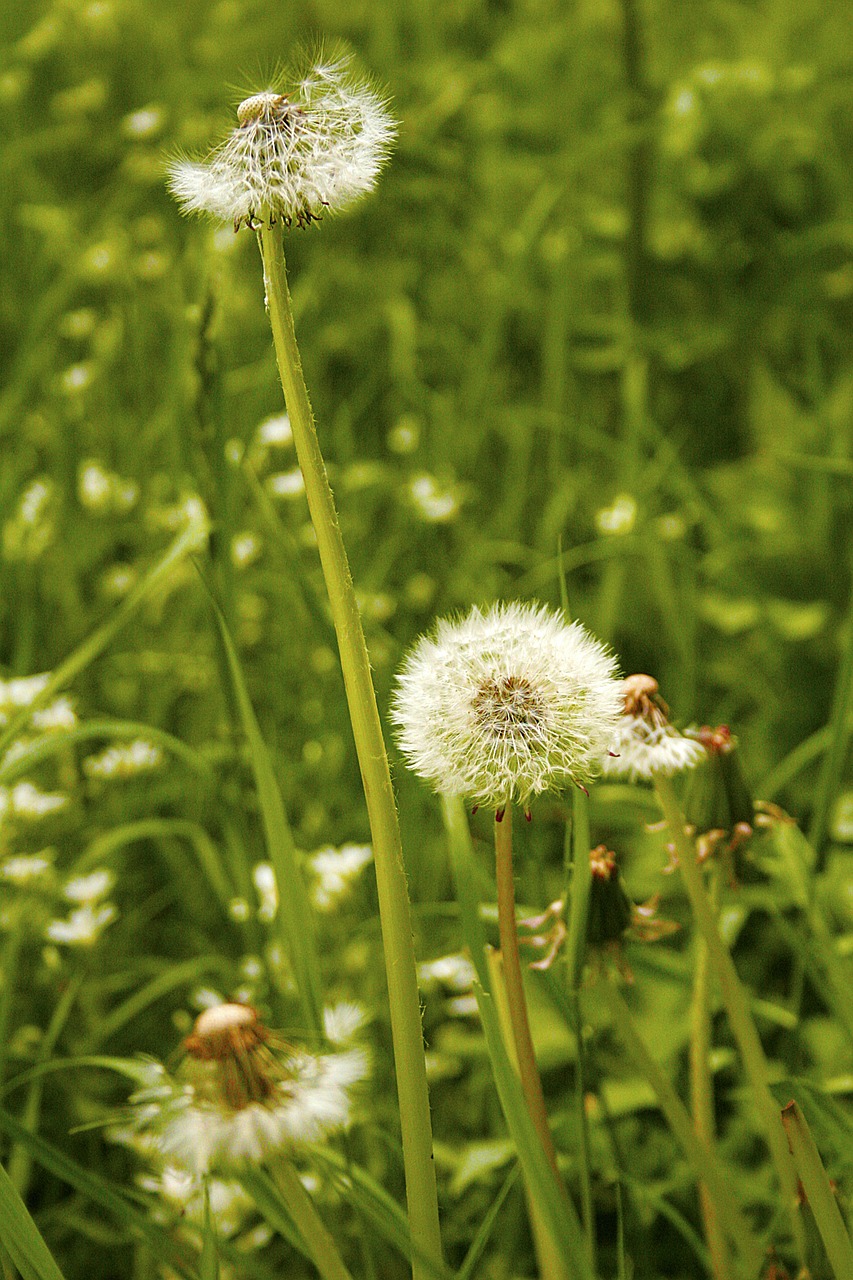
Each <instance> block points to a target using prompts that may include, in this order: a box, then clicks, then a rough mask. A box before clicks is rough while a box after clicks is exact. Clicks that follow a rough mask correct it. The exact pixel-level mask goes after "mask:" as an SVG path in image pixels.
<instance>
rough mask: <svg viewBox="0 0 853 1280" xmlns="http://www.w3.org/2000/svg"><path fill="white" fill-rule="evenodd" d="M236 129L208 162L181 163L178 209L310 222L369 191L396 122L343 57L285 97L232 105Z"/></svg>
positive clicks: (251, 223) (241, 220)
mask: <svg viewBox="0 0 853 1280" xmlns="http://www.w3.org/2000/svg"><path fill="white" fill-rule="evenodd" d="M237 121H238V123H237V128H236V129H234V130H233V132H232V133H231V134H230V136H229V137H228V138H227V139H226V141H225V142H224V143H223V144H222V145H221V146H220V147H218V148H217V150H216V151H214V152H213V154H212V155H211V156H210V157H209V159H208V160H207V161H206V162H205V163H203V164H199V163H196V162H193V161H189V160H180V161H178V162H177V163H175V164H173V165H172V166H171V169H170V171H169V185H170V187H171V190H172V193H173V194H174V195H175V197H176V198H177V200H178V202H179V204H180V205H181V208H182V210H183V212H184V213H210V214H212V215H213V216H214V217H216V218H220V219H222V220H223V221H228V222H233V224H234V229H235V230H239V228H240V227H241V226H244V225H245V226H247V227H250V228H254V227H255V226H257V225H258V224H259V223H261V222H269V223H270V224H272V223H273V222H276V221H279V220H280V221H281V222H283V223H284V224H285V226H291V225H294V224H295V225H296V226H300V227H302V226H308V225H309V224H310V223H311V222H313V221H315V220H316V219H318V218H320V217H322V215H323V214H324V213H325V212H326V211H333V210H337V209H341V208H343V207H345V206H346V205H348V204H350V203H351V202H352V201H353V200H355V199H357V198H358V197H359V196H361V195H364V194H365V193H366V192H368V191H370V190H371V188H372V187H373V185H374V183H375V182H376V178H377V176H378V174H379V170H380V169H381V168H382V165H383V163H384V161H385V158H386V156H387V154H388V149H389V147H390V144H391V141H392V139H393V137H394V133H395V128H394V123H393V121H392V119H391V116H390V114H389V112H388V109H387V107H386V105H385V103H384V102H383V101H382V99H381V97H380V96H379V95H378V94H377V93H376V91H375V90H374V89H373V88H372V87H371V85H370V84H369V83H367V82H366V81H360V80H358V79H357V78H354V77H353V76H352V74H351V72H350V70H349V67H348V66H347V63H346V62H344V61H339V62H334V63H328V64H322V63H321V64H318V65H317V66H315V67H314V68H313V69H312V70H311V71H310V72H309V73H308V75H307V76H305V77H304V79H302V80H301V81H300V82H299V83H298V84H297V85H296V86H295V89H294V90H293V92H292V93H291V94H289V95H285V94H283V93H278V92H276V91H274V90H268V91H266V92H263V93H256V94H253V95H252V96H251V97H249V98H246V99H245V101H243V102H241V103H240V105H239V107H238V108H237Z"/></svg>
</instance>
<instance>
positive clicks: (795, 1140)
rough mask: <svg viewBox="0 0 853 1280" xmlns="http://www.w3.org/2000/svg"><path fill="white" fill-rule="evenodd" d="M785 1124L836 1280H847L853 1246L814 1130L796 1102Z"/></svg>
mask: <svg viewBox="0 0 853 1280" xmlns="http://www.w3.org/2000/svg"><path fill="white" fill-rule="evenodd" d="M782 1123H783V1125H784V1126H785V1132H786V1133H787V1135H788V1142H789V1143H790V1147H791V1153H792V1155H793V1157H794V1163H795V1164H796V1166H797V1173H798V1174H799V1175H800V1180H801V1181H802V1184H803V1189H804V1191H805V1193H806V1199H807V1200H808V1202H809V1204H810V1205H811V1210H812V1213H813V1214H814V1220H815V1222H816V1223H817V1229H818V1231H819V1232H820V1235H821V1239H822V1240H823V1245H824V1248H825V1249H826V1256H827V1257H828V1258H829V1261H830V1265H831V1266H832V1269H833V1271H834V1272H835V1276H836V1280H844V1277H845V1276H853V1245H851V1243H850V1237H849V1236H848V1234H847V1231H846V1229H845V1226H844V1219H843V1218H842V1216H841V1210H840V1209H839V1207H838V1201H837V1200H836V1198H835V1192H834V1191H833V1189H832V1183H831V1182H830V1181H829V1178H828V1176H827V1173H826V1169H825V1168H824V1167H823V1161H822V1160H821V1158H820V1152H819V1151H818V1149H817V1147H816V1146H815V1140H814V1138H813V1137H812V1133H811V1129H810V1128H809V1126H808V1123H807V1121H806V1118H805V1116H804V1115H803V1113H802V1111H801V1110H800V1108H799V1106H798V1105H797V1103H796V1102H789V1103H788V1105H787V1106H786V1107H784V1108H783V1109H782Z"/></svg>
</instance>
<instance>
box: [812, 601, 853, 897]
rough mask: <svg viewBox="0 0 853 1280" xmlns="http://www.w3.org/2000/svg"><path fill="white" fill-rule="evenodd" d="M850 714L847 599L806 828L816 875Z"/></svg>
mask: <svg viewBox="0 0 853 1280" xmlns="http://www.w3.org/2000/svg"><path fill="white" fill-rule="evenodd" d="M851 711H853V597H851V603H850V610H849V612H848V615H847V637H846V640H845V644H844V653H843V655H842V659H841V666H840V668H839V670H838V677H837V679H836V683H835V692H834V693H833V695H832V711H831V713H830V717H829V724H828V726H827V728H828V730H829V733H830V738H829V750H828V751H827V752H826V755H825V756H824V757H823V763H822V765H821V769H820V775H819V777H818V781H817V795H816V799H815V806H814V812H813V814H812V820H811V825H810V827H809V843H810V844H811V846H812V848H813V849H814V851H815V853H816V854H817V863H816V866H815V870H816V871H818V872H820V871H822V870H823V869H824V866H825V865H826V853H827V850H826V848H825V846H824V841H825V839H826V829H827V826H828V825H829V813H830V810H831V808H832V805H833V803H834V801H835V797H836V795H837V794H838V788H839V785H840V784H841V780H842V777H843V774H844V761H845V759H846V757H847V746H848V743H849V741H850V716H851Z"/></svg>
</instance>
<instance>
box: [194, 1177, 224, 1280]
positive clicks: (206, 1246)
mask: <svg viewBox="0 0 853 1280" xmlns="http://www.w3.org/2000/svg"><path fill="white" fill-rule="evenodd" d="M201 1242H202V1243H201V1260H200V1262H199V1265H198V1280H219V1246H218V1241H217V1238H216V1223H215V1221H214V1219H213V1215H212V1214H211V1212H210V1189H209V1187H208V1185H207V1183H206V1182H205V1184H204V1223H203V1225H202V1232H201Z"/></svg>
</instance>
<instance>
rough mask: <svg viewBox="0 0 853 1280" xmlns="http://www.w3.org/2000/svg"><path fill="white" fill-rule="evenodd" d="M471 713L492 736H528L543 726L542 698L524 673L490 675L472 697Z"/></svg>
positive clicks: (499, 737)
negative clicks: (522, 674)
mask: <svg viewBox="0 0 853 1280" xmlns="http://www.w3.org/2000/svg"><path fill="white" fill-rule="evenodd" d="M472 705H473V708H474V714H475V715H476V717H477V720H478V721H479V723H480V724H481V725H482V727H483V728H484V729H485V731H486V732H487V733H488V734H489V735H490V736H491V737H493V738H498V739H504V738H527V737H529V736H531V735H532V734H534V733H536V732H537V730H538V729H539V728H540V727H541V725H542V719H543V707H542V700H541V698H540V697H539V695H538V694H537V693H536V691H535V689H534V688H533V686H532V685H531V683H530V681H529V680H527V679H526V678H525V677H524V676H497V677H496V676H490V677H489V678H488V679H486V680H484V681H483V682H482V684H481V685H480V687H479V689H478V690H477V692H476V693H475V695H474V699H473V703H472Z"/></svg>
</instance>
